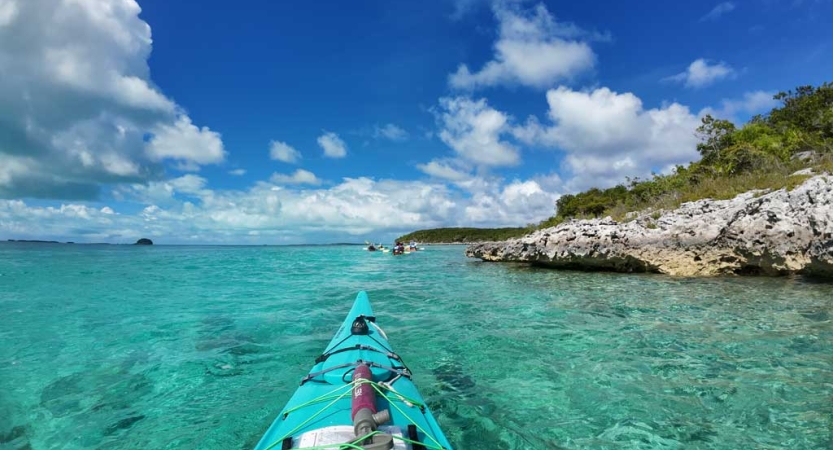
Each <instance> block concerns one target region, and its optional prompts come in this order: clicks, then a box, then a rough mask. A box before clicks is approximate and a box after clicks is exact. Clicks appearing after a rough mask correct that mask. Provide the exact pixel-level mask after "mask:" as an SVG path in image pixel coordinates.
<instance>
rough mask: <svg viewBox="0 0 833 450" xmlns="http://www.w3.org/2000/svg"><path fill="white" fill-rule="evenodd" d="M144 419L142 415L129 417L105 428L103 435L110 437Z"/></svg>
mask: <svg viewBox="0 0 833 450" xmlns="http://www.w3.org/2000/svg"><path fill="white" fill-rule="evenodd" d="M144 418H145V416H144V415H138V416H131V417H127V418H125V419H122V420H119V421H118V422H116V423H114V424H111V425H108V426H107V428H105V429H104V435H105V436H110V435H111V434H113V433H116V432H118V431H120V430H126V429H128V428H130V427H132V426H133V424H135V423H136V422H138V421H140V420H142V419H144Z"/></svg>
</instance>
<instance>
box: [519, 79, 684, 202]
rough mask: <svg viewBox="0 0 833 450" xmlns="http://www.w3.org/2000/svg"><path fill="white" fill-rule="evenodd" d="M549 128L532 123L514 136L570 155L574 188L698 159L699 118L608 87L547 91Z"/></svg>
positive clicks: (674, 106)
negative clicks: (648, 105) (644, 103)
mask: <svg viewBox="0 0 833 450" xmlns="http://www.w3.org/2000/svg"><path fill="white" fill-rule="evenodd" d="M547 103H548V104H549V112H548V116H549V120H550V122H551V123H550V124H546V125H544V124H541V123H540V122H539V121H538V119H536V118H534V117H533V118H530V119H529V120H528V121H527V123H526V124H525V125H523V126H519V127H516V128H515V129H514V130H513V132H514V134H515V136H516V137H517V138H518V139H520V140H522V141H524V142H526V143H528V144H533V145H540V146H544V147H552V148H557V149H560V150H562V151H564V152H566V157H565V164H566V169H567V170H568V171H569V172H570V173H571V174H572V176H573V178H572V179H571V180H569V181H568V184H569V185H570V187H571V188H576V189H584V188H588V187H592V186H600V187H601V186H610V185H612V184H615V183H618V182H621V181H622V180H623V179H624V177H625V176H647V175H649V174H650V173H651V171H653V170H658V171H667V170H670V168H671V167H673V166H674V165H676V164H685V163H688V162H691V161H693V160H695V159H697V157H698V154H697V151H696V144H697V138H696V136H695V135H694V130H695V128H697V126H698V125H699V119H698V116H697V115H694V114H692V113H691V112H690V111H689V109H688V107H686V106H683V105H680V104H678V103H672V104H669V105H665V106H663V107H661V108H652V109H645V108H644V107H643V106H642V100H640V99H639V97H637V96H635V95H634V94H631V93H623V94H620V93H617V92H613V91H611V90H610V89H608V88H599V89H595V90H593V91H586V92H585V91H574V90H572V89H569V88H566V87H559V88H558V89H552V90H550V91H548V92H547Z"/></svg>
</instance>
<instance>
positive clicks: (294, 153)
mask: <svg viewBox="0 0 833 450" xmlns="http://www.w3.org/2000/svg"><path fill="white" fill-rule="evenodd" d="M269 157H270V158H272V159H274V160H275V161H283V162H285V163H290V164H295V163H297V162H298V161H300V160H301V152H299V151H298V150H295V147H293V146H291V145H289V144H287V143H286V142H281V141H272V142H271V143H269Z"/></svg>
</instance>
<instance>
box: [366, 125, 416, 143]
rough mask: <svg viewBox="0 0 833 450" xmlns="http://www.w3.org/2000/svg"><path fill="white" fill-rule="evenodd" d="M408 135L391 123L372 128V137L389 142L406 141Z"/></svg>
mask: <svg viewBox="0 0 833 450" xmlns="http://www.w3.org/2000/svg"><path fill="white" fill-rule="evenodd" d="M409 136H410V134H409V133H408V132H407V131H405V130H404V129H402V128H401V127H399V126H396V125H394V124H392V123H388V124H385V125H383V126H379V125H376V126H375V127H374V128H373V137H374V138H376V139H382V138H384V139H389V140H391V141H404V140H407V139H408V137H409Z"/></svg>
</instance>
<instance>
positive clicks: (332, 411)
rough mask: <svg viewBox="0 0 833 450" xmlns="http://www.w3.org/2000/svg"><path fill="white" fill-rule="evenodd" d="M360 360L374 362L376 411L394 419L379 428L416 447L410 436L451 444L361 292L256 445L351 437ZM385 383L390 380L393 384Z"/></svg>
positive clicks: (433, 444) (260, 448)
mask: <svg viewBox="0 0 833 450" xmlns="http://www.w3.org/2000/svg"><path fill="white" fill-rule="evenodd" d="M358 317H364V318H366V320H365V323H366V325H367V326H366V330H367V331H366V334H354V333H353V331H354V330H353V325H354V321H355V320H356V318H358ZM357 364H364V365H368V366H369V367H370V373H371V374H372V381H373V383H372V384H369V385H368V386H369V387H372V388H373V389H374V390H376V409H377V411H383V410H385V409H387V410H388V411H389V412H390V415H391V420H390V421H389V422H387V423H385V424H383V425H382V426H380V427H379V429H380V430H382V431H383V432H384V431H389V432H391V434H394V435H396V434H397V433H398V435H399V436H401V437H398V438H395V439H394V443H395V444H396V447H394V448H411V444H410V443H409V442H406V441H408V440H414V439H413V438H416V439H415V440H417V441H419V442H420V443H422V444H423V445H424V446H425V448H445V449H451V445H450V444H449V442H448V440H447V439H446V437H445V435H444V434H443V433H442V431H441V430H440V427H439V425H438V424H437V421H436V419H435V418H434V416H433V415H432V414H431V411H430V410H429V409H428V407H427V406H426V405H425V400H424V399H423V398H422V396H421V395H420V393H419V391H418V390H417V388H416V385H414V383H413V382H412V381H411V379H410V371H409V370H408V369H407V366H405V364H404V363H403V362H402V360H401V358H400V357H399V356H398V355H396V354H395V352H393V349H392V347H391V346H390V343H389V342H388V339H387V336H386V335H385V333H384V331H383V330H382V329H381V327H379V326H378V325H376V324H375V316H374V314H373V309H372V308H371V306H370V300H369V299H368V297H367V294H366V293H365V292H360V293H359V294H358V296H357V297H356V300H355V302H354V303H353V307H352V308H351V310H350V313H349V314H348V315H347V317H346V318H345V320H344V322H343V323H342V324H341V327H339V329H338V331H337V332H336V333H335V335H334V336H333V338H332V340H331V341H330V343H329V344H328V345H327V348H326V350H325V351H324V353H322V355H321V356H320V357H319V358H318V359H316V362H315V365H314V366H313V367H312V369H311V370H310V372H309V374H307V376H306V377H304V378H303V379H302V383H301V386H299V388H298V389H297V390H296V391H295V394H294V395H293V396H292V398H290V400H289V401H288V402H287V404H286V406H285V407H284V408H283V410H281V412H280V414H278V417H277V419H275V421H274V422H273V423H272V425H271V426H270V427H269V429H268V430H267V431H266V433H265V434H264V435H263V437H262V438H261V440H260V442H259V443H258V444H257V446H256V447H255V450H267V449H280V448H303V447H306V446H309V445H308V444H309V443H310V442H314V445H326V444H328V442H324V441H326V440H328V439H329V440H335V441H336V442H334V443H339V442H341V443H344V442H346V441H345V440H344V439H345V437H348V438H349V435H352V434H353V433H351V432H350V431H351V430H352V427H353V421H352V417H351V406H352V395H351V393H352V389H353V386H354V384H353V383H352V373H353V371H354V370H355V367H356V365H357ZM382 383H389V384H390V385H389V388H388V386H386V385H385V384H382ZM362 387H365V386H362ZM311 436H312V437H311ZM327 436H330V437H327ZM402 437H404V438H405V439H402ZM330 444H333V442H330ZM302 445H303V447H302Z"/></svg>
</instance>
